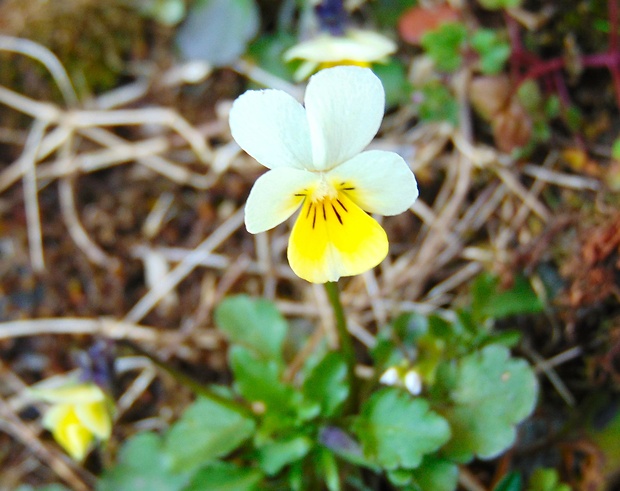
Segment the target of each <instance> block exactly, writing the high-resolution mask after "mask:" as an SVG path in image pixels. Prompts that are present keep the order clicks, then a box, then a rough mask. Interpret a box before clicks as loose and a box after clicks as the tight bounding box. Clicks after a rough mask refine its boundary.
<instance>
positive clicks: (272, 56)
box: [248, 31, 297, 82]
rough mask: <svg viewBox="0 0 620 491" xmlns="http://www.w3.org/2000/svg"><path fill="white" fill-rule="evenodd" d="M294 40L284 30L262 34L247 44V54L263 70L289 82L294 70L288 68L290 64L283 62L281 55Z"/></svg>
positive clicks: (294, 38) (293, 43)
mask: <svg viewBox="0 0 620 491" xmlns="http://www.w3.org/2000/svg"><path fill="white" fill-rule="evenodd" d="M296 42H297V38H296V37H295V36H293V35H292V34H288V33H286V32H282V31H278V32H276V33H275V34H264V35H262V36H261V37H260V38H258V39H257V40H256V41H254V42H253V43H252V44H251V45H250V46H249V48H248V55H249V56H250V57H251V58H253V59H254V60H255V62H256V64H257V65H259V66H260V67H261V68H262V69H263V70H265V71H267V72H269V73H270V74H272V75H275V76H276V77H280V78H282V79H284V80H288V81H289V82H291V81H292V80H293V72H294V70H293V69H291V68H290V64H287V63H285V62H284V59H283V57H282V55H283V54H284V52H285V51H286V50H287V49H289V48H290V47H292V46H294V45H295V43H296Z"/></svg>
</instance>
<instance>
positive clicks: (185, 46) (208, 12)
mask: <svg viewBox="0 0 620 491" xmlns="http://www.w3.org/2000/svg"><path fill="white" fill-rule="evenodd" d="M258 27H259V12H258V7H257V6H256V3H255V1H254V0H199V1H197V2H195V4H194V6H193V8H192V9H191V10H190V11H189V14H188V16H187V19H186V21H185V23H184V24H183V25H182V26H181V28H180V29H179V31H178V33H177V37H176V42H177V46H178V47H179V51H180V52H181V55H182V56H183V57H184V58H185V59H190V60H192V59H198V60H205V61H207V62H209V63H211V64H212V65H216V66H222V65H227V64H229V63H232V62H234V61H235V60H237V59H238V58H239V57H240V56H241V55H242V54H243V53H244V52H245V49H246V45H247V43H248V41H249V40H250V39H252V38H253V37H254V36H255V35H256V33H257V32H258Z"/></svg>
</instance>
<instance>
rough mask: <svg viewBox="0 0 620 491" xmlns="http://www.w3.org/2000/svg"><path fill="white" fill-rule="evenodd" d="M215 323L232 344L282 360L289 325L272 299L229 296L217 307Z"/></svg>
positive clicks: (263, 356) (266, 356)
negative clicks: (283, 345) (270, 300)
mask: <svg viewBox="0 0 620 491" xmlns="http://www.w3.org/2000/svg"><path fill="white" fill-rule="evenodd" d="M215 322H216V324H217V325H218V327H219V328H220V330H221V331H222V332H223V333H224V334H226V336H227V337H228V339H229V340H230V342H231V343H233V344H239V345H242V346H245V347H246V348H248V349H250V350H252V351H253V352H254V353H256V354H257V355H259V356H260V357H262V358H265V359H269V360H278V361H279V360H281V358H282V343H283V342H284V338H285V337H286V333H287V331H288V325H287V323H286V320H284V318H283V317H282V315H281V314H280V312H278V310H277V309H276V307H275V306H274V305H273V304H272V303H271V302H268V301H267V300H262V299H258V300H256V299H252V298H250V297H248V296H247V295H237V296H234V297H228V298H226V299H225V300H224V301H223V302H222V303H221V304H220V305H219V306H218V308H217V309H216V310H215Z"/></svg>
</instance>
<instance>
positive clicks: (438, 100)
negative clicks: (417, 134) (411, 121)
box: [416, 82, 459, 126]
mask: <svg viewBox="0 0 620 491" xmlns="http://www.w3.org/2000/svg"><path fill="white" fill-rule="evenodd" d="M416 97H417V98H419V99H420V101H419V103H418V107H417V110H418V114H419V116H420V119H421V120H422V121H424V122H434V121H447V122H448V123H451V124H452V125H455V126H456V125H457V123H458V118H459V106H458V103H457V102H456V99H455V98H454V96H453V95H452V93H451V92H450V91H449V90H448V88H447V87H445V86H444V85H442V84H441V83H440V82H431V83H429V84H427V85H425V86H424V87H422V89H421V91H420V92H418V93H417V94H416Z"/></svg>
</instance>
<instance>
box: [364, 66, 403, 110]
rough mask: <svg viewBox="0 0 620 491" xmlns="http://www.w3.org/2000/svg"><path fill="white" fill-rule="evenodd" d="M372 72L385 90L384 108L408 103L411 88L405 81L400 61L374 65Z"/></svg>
mask: <svg viewBox="0 0 620 491" xmlns="http://www.w3.org/2000/svg"><path fill="white" fill-rule="evenodd" d="M372 71H373V72H375V75H377V77H379V79H380V80H381V83H382V84H383V88H384V89H385V104H386V107H388V108H390V107H393V106H396V105H398V104H402V103H405V102H408V101H409V97H410V96H411V90H412V87H411V84H410V83H409V80H408V79H407V69H406V68H405V65H404V64H403V63H402V62H401V61H400V60H398V59H396V58H392V59H390V61H389V63H375V64H374V65H373V67H372Z"/></svg>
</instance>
